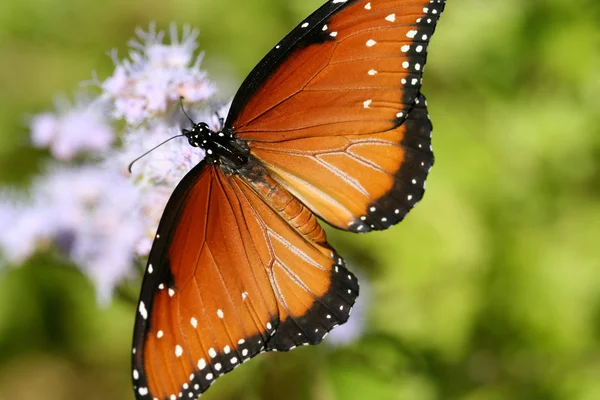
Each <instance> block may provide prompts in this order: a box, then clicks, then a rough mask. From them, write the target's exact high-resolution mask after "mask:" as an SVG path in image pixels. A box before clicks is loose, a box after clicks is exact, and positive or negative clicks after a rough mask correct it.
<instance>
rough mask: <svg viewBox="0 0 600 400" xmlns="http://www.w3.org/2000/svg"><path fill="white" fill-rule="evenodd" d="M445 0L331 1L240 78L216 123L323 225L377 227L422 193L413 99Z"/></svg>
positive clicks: (427, 154) (418, 103)
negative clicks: (223, 118) (224, 116)
mask: <svg viewBox="0 0 600 400" xmlns="http://www.w3.org/2000/svg"><path fill="white" fill-rule="evenodd" d="M444 6H445V0H432V1H424V0H371V1H368V0H354V1H353V0H348V1H343V0H331V1H329V2H328V3H326V4H325V5H323V6H322V7H321V8H320V9H319V10H317V11H316V12H315V13H314V14H313V15H311V16H310V17H308V18H307V19H306V20H305V21H304V22H303V23H301V24H300V25H299V26H298V27H297V28H296V29H295V30H293V31H292V32H291V33H290V34H289V35H288V36H287V37H286V38H285V39H284V40H283V41H282V42H281V43H280V44H278V45H277V46H276V47H275V48H274V49H273V50H272V51H271V52H270V53H269V54H268V55H267V56H266V57H265V58H264V59H263V61H261V63H259V64H258V66H257V67H256V68H255V69H254V70H253V71H252V72H251V73H250V75H249V76H248V78H247V79H246V81H245V82H244V84H243V85H242V88H241V89H240V91H239V92H238V94H237V95H236V97H235V98H234V101H233V104H232V107H231V110H230V113H229V116H228V118H227V121H226V123H225V125H226V127H229V128H231V129H232V130H233V131H234V132H235V133H236V135H237V137H238V138H240V139H243V140H245V141H246V142H247V143H248V145H249V147H250V149H251V153H252V154H253V155H254V156H255V157H256V158H258V159H259V160H260V161H261V162H262V163H263V164H264V165H266V166H267V167H268V168H269V170H270V171H271V172H272V173H273V176H274V177H275V178H276V179H277V180H278V181H279V182H280V183H281V184H282V185H283V186H284V187H286V188H287V189H288V190H289V191H290V192H291V193H293V194H294V195H295V196H296V197H297V198H299V199H300V200H301V201H302V202H303V203H304V204H306V205H307V206H308V207H309V208H310V209H311V210H313V212H315V213H316V214H317V215H319V216H320V217H321V218H323V219H324V220H325V221H326V222H328V223H329V224H331V225H333V226H335V227H337V228H340V229H345V230H350V231H353V232H359V233H361V232H368V231H371V230H382V229H386V228H388V227H390V226H392V225H394V224H396V223H398V222H399V221H400V220H402V219H403V218H404V216H405V215H406V214H407V213H408V211H409V210H410V209H411V208H412V207H414V206H415V204H417V202H419V200H420V199H421V198H422V196H423V193H424V187H425V179H426V177H427V175H428V172H429V170H430V168H431V166H432V165H433V153H432V150H431V132H432V126H431V123H430V121H429V118H428V114H427V106H426V101H425V97H424V96H423V95H422V94H421V92H420V89H421V81H422V74H423V70H424V68H425V62H426V57H427V51H428V46H429V41H430V39H431V36H432V35H433V33H434V30H435V27H436V24H437V22H438V19H439V17H440V15H441V13H442V11H443V9H444Z"/></svg>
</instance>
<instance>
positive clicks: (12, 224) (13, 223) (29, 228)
mask: <svg viewBox="0 0 600 400" xmlns="http://www.w3.org/2000/svg"><path fill="white" fill-rule="evenodd" d="M51 217H52V215H51V213H50V212H48V210H47V209H46V208H44V207H43V206H42V205H40V204H31V202H29V201H27V200H26V199H17V198H16V197H15V196H13V195H7V194H5V193H4V194H3V195H2V196H1V197H0V224H2V225H1V226H3V227H4V229H2V230H0V250H1V251H0V252H1V253H2V258H3V259H4V260H5V261H6V262H8V263H10V264H15V265H19V264H22V263H23V262H24V261H26V260H27V259H28V258H29V257H30V256H31V255H33V254H34V253H35V251H36V250H37V248H38V246H39V245H40V244H41V243H47V242H48V241H49V239H50V237H51V234H52V233H51V231H52V228H51V226H49V225H48V224H47V223H46V221H48V220H49V219H50V218H51Z"/></svg>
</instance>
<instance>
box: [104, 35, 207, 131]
mask: <svg viewBox="0 0 600 400" xmlns="http://www.w3.org/2000/svg"><path fill="white" fill-rule="evenodd" d="M136 33H137V36H138V38H137V40H132V41H131V42H130V43H129V45H130V47H131V51H130V52H129V59H127V60H123V61H120V60H118V59H117V58H116V53H113V60H114V62H115V65H116V68H115V73H114V74H113V75H112V76H111V77H109V78H108V79H106V80H105V81H104V82H103V83H101V87H102V89H103V91H104V93H103V95H102V97H101V99H102V100H103V101H104V102H106V103H107V104H110V105H112V114H113V117H114V118H116V119H124V120H125V121H126V122H127V123H128V124H130V125H139V124H141V123H143V122H146V120H148V119H150V118H153V117H156V116H161V115H164V114H165V113H167V112H168V111H169V109H170V107H172V106H174V105H176V104H177V102H178V101H179V98H180V97H184V98H185V99H186V101H187V102H192V103H198V102H203V101H205V100H208V99H209V98H210V97H212V96H213V95H214V94H215V93H216V87H215V86H214V85H213V84H212V83H211V82H210V81H209V80H208V79H207V75H206V72H204V71H202V70H201V69H200V63H201V62H202V55H199V56H196V57H195V56H194V54H195V51H196V48H197V46H198V43H197V41H196V40H197V38H198V31H197V30H191V29H190V28H189V27H188V26H184V29H183V34H182V37H181V40H180V39H179V34H178V32H177V28H176V26H175V25H171V29H170V40H171V43H170V44H168V45H167V44H164V43H163V40H164V36H165V34H164V32H163V31H159V32H156V30H155V27H154V25H150V29H149V30H148V32H144V31H142V30H141V29H138V30H137V31H136Z"/></svg>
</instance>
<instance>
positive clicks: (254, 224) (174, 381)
mask: <svg viewBox="0 0 600 400" xmlns="http://www.w3.org/2000/svg"><path fill="white" fill-rule="evenodd" d="M259 169H260V168H259ZM268 179H269V178H268V177H267V176H265V177H263V178H261V179H258V182H259V183H255V182H253V181H250V180H247V179H242V178H241V177H240V176H237V175H225V174H224V173H223V172H222V171H221V169H220V168H219V167H215V166H208V165H206V164H204V163H201V164H200V165H199V166H197V167H196V168H194V170H192V171H191V172H190V173H189V174H188V175H187V176H186V178H184V180H183V181H182V182H181V184H180V186H179V187H178V188H177V189H176V191H175V193H174V195H173V196H172V198H171V200H170V203H169V205H168V206H167V210H168V211H167V212H166V213H165V216H164V217H163V219H162V221H161V224H160V226H159V229H158V237H157V240H156V242H155V247H154V248H153V250H152V252H151V254H150V258H149V268H150V266H152V269H151V271H152V272H150V270H149V271H148V273H147V276H146V279H145V280H144V283H143V287H142V295H141V300H140V304H139V315H138V321H137V324H136V330H135V335H134V355H133V366H134V371H133V377H134V382H135V386H136V393H137V396H138V399H154V398H158V399H171V398H180V397H181V396H185V398H193V397H195V396H198V395H199V394H201V393H202V392H204V391H205V390H206V389H208V387H209V386H210V385H211V384H212V382H213V381H214V380H215V379H216V378H217V377H218V376H220V375H222V374H224V373H226V372H229V371H231V370H232V369H233V368H235V367H236V366H238V365H239V364H240V363H242V362H243V361H246V360H248V359H250V358H251V357H253V356H255V355H257V354H258V353H260V352H262V351H267V350H284V351H285V350H289V349H291V348H293V347H295V346H298V345H300V344H315V343H318V342H319V341H320V340H321V339H322V338H323V336H324V335H325V334H326V333H327V332H328V331H330V330H331V329H332V328H333V327H334V326H336V325H338V324H341V323H343V322H345V321H346V320H347V319H348V316H349V313H350V310H351V307H352V305H353V304H354V300H355V299H356V296H357V295H358V284H357V282H356V278H355V277H354V276H353V275H352V274H351V273H350V272H348V271H347V270H346V268H345V267H344V264H343V261H342V260H341V258H339V257H338V256H337V255H336V254H335V252H334V251H333V250H332V249H331V248H330V247H329V246H328V245H327V243H326V239H325V236H324V233H317V234H316V235H314V233H313V232H308V234H303V233H302V228H303V226H305V225H307V224H308V225H309V226H314V224H311V222H310V221H298V219H297V218H294V217H297V216H301V215H305V214H306V212H308V210H306V209H305V208H304V206H302V205H300V203H298V201H297V200H296V199H294V198H293V197H292V196H291V195H290V194H289V193H287V192H286V191H285V189H283V188H282V187H277V184H276V183H275V182H274V181H272V182H270V185H271V186H270V187H271V189H270V191H269V193H271V194H272V196H271V197H269V198H268V199H267V198H265V197H264V196H262V193H263V188H264V186H263V185H262V184H261V183H260V182H265V181H267V182H268ZM273 185H275V187H276V188H277V189H278V190H279V193H276V192H274V190H273ZM286 196H287V197H286ZM282 198H287V199H288V200H289V201H284V202H283V203H282V202H281V201H280V200H281V199H282ZM292 203H295V204H292ZM281 204H285V205H286V207H283V208H282V209H280V210H277V208H276V207H277V206H278V205H281ZM290 210H296V211H295V212H292V211H290ZM309 216H310V215H309ZM312 218H313V219H314V216H313V217H312ZM316 226H317V227H318V225H316ZM319 229H320V227H319ZM311 235H312V236H311ZM313 237H316V238H319V241H315V240H313V239H312V238H313ZM161 243H162V244H161ZM180 394H181V396H180ZM173 396H175V397H173Z"/></svg>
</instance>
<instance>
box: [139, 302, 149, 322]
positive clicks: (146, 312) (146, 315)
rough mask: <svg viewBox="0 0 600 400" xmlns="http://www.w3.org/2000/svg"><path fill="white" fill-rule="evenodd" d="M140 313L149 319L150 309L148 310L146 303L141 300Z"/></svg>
mask: <svg viewBox="0 0 600 400" xmlns="http://www.w3.org/2000/svg"><path fill="white" fill-rule="evenodd" d="M139 310H140V315H141V316H142V318H144V319H148V310H146V305H145V304H144V302H143V301H140V308H139Z"/></svg>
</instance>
